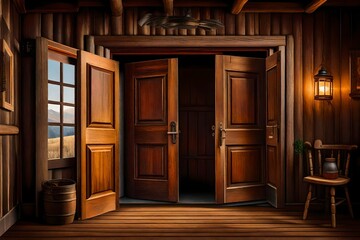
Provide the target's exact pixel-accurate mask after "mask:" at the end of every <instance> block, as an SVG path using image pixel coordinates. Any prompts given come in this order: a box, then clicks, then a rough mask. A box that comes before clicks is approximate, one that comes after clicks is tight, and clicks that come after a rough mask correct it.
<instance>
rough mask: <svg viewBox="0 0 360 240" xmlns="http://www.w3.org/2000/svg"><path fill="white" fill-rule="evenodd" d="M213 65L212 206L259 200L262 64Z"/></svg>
mask: <svg viewBox="0 0 360 240" xmlns="http://www.w3.org/2000/svg"><path fill="white" fill-rule="evenodd" d="M215 62H216V70H215V125H216V130H215V168H216V170H215V171H216V173H215V180H216V182H215V184H216V202H217V203H231V202H244V201H255V200H265V114H264V113H265V79H264V77H265V76H264V75H265V68H264V67H265V59H260V58H259V59H258V58H248V57H234V56H216V60H215Z"/></svg>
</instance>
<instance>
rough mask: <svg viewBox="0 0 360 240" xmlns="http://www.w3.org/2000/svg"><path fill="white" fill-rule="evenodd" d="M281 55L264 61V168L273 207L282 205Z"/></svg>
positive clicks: (267, 191) (268, 196)
mask: <svg viewBox="0 0 360 240" xmlns="http://www.w3.org/2000/svg"><path fill="white" fill-rule="evenodd" d="M281 61H282V59H281V53H280V52H276V53H274V54H273V55H271V56H269V57H268V58H267V59H266V97H267V101H266V167H267V170H266V172H267V179H266V182H267V187H266V195H267V199H268V201H269V202H270V203H271V204H272V205H273V206H275V207H281V206H282V205H283V204H284V200H283V196H284V194H283V192H284V190H283V189H284V187H283V186H284V183H283V179H284V178H283V174H284V161H283V160H282V159H283V156H282V152H281V151H282V150H281V147H282V146H281V143H282V139H281V129H282V124H284V123H282V117H283V116H284V112H283V110H282V98H283V97H282V92H281V84H282V69H281Z"/></svg>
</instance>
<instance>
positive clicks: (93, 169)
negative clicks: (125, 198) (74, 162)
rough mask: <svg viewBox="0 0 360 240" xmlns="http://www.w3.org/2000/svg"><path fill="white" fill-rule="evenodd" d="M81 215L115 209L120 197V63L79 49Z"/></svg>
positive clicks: (82, 216)
mask: <svg viewBox="0 0 360 240" xmlns="http://www.w3.org/2000/svg"><path fill="white" fill-rule="evenodd" d="M78 69H79V72H78V76H79V79H80V80H81V81H80V88H79V89H80V94H79V96H80V115H79V119H80V133H81V134H80V135H81V140H80V154H81V156H80V164H79V165H80V181H79V182H80V202H81V218H82V219H86V218H90V217H93V216H97V215H100V214H102V213H105V212H108V211H112V210H115V209H116V208H117V206H118V200H119V126H120V122H119V99H120V98H119V66H118V63H117V62H115V61H112V60H109V59H106V58H102V57H99V56H96V55H93V54H91V53H88V52H84V51H80V52H79V67H78Z"/></svg>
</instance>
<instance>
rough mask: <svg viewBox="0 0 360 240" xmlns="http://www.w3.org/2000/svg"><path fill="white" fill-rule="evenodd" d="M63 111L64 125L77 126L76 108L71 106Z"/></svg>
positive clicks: (65, 107)
mask: <svg viewBox="0 0 360 240" xmlns="http://www.w3.org/2000/svg"><path fill="white" fill-rule="evenodd" d="M63 110H64V111H63V114H64V119H63V123H73V124H75V108H74V107H69V106H64V108H63Z"/></svg>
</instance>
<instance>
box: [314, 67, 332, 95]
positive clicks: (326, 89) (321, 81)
mask: <svg viewBox="0 0 360 240" xmlns="http://www.w3.org/2000/svg"><path fill="white" fill-rule="evenodd" d="M332 84H333V78H332V76H331V75H330V74H329V73H328V72H327V71H326V69H325V68H323V67H322V68H321V69H320V70H319V73H318V74H316V75H315V76H314V94H315V96H314V97H315V99H316V100H331V99H332V97H333V89H332V88H333V85H332Z"/></svg>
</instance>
